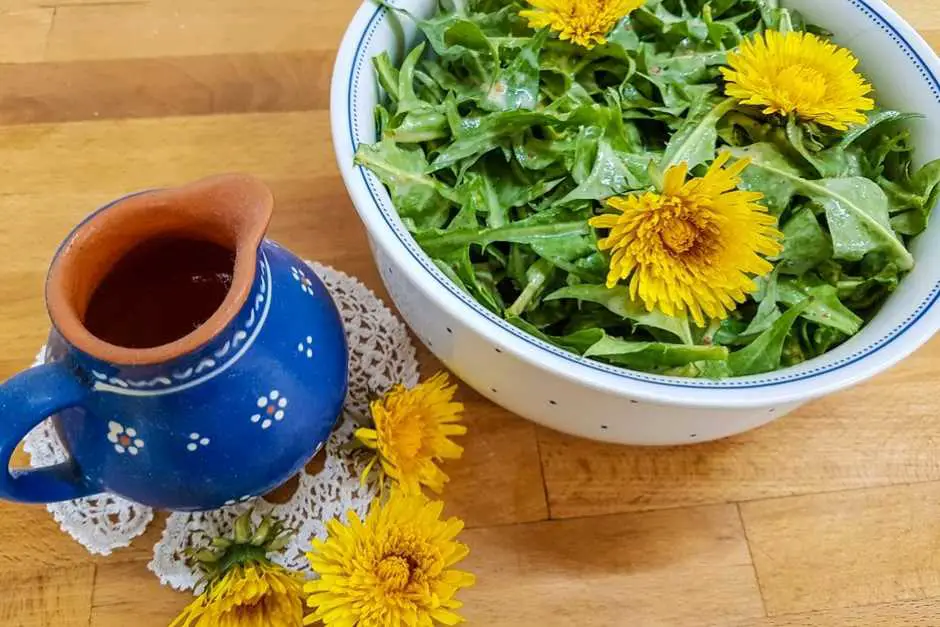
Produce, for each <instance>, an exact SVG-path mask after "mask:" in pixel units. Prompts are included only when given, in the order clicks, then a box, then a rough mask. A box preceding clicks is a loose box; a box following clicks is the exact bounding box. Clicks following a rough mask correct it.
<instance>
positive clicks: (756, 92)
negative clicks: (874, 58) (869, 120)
mask: <svg viewBox="0 0 940 627" xmlns="http://www.w3.org/2000/svg"><path fill="white" fill-rule="evenodd" d="M728 65H729V66H731V67H730V68H721V73H722V74H723V75H724V77H725V80H726V81H727V83H728V84H727V87H726V88H725V91H726V92H727V93H728V95H729V96H732V97H734V98H737V99H738V100H740V101H741V102H742V103H743V104H748V105H756V106H759V107H763V111H764V114H765V115H772V114H775V113H777V114H782V115H791V114H793V115H796V116H797V117H799V118H800V119H802V120H807V121H814V122H817V123H818V124H822V125H824V126H828V127H831V128H834V129H836V130H840V131H844V130H846V129H847V128H848V125H849V124H862V123H864V122H865V119H866V118H865V115H864V114H863V113H862V111H870V110H872V109H873V108H874V107H875V101H874V100H872V99H871V98H868V97H867V96H868V94H870V93H871V91H872V87H871V85H870V84H869V83H868V82H867V81H866V80H865V79H864V78H862V76H861V75H859V74H858V73H857V72H856V71H855V67H856V66H857V65H858V59H856V58H855V56H854V55H853V54H852V53H851V52H849V51H848V50H846V49H845V48H840V47H838V46H836V45H835V44H832V43H829V42H828V41H825V40H823V39H820V38H819V37H817V36H816V35H813V34H812V33H786V34H783V33H780V32H777V31H767V32H766V33H764V34H763V35H757V36H755V37H754V38H753V39H750V40H747V41H745V42H744V43H742V44H741V47H740V49H739V50H737V51H734V52H731V53H729V54H728Z"/></svg>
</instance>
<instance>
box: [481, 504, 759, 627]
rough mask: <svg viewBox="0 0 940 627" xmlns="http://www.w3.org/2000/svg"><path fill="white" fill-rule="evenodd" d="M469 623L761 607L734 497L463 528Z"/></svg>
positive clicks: (671, 620) (754, 612)
mask: <svg viewBox="0 0 940 627" xmlns="http://www.w3.org/2000/svg"><path fill="white" fill-rule="evenodd" d="M465 540H466V541H467V542H468V543H469V545H470V546H471V547H472V553H471V555H470V557H469V559H468V562H467V567H468V568H470V569H471V570H473V571H475V572H476V573H477V574H478V581H477V585H476V587H475V588H472V589H470V590H469V591H467V592H466V593H464V594H463V598H464V599H465V600H466V603H467V617H468V620H469V621H470V623H471V624H474V625H488V626H492V627H496V626H500V625H507V626H508V625H545V626H556V625H557V626H558V627H562V626H565V627H567V626H568V625H585V626H588V625H596V626H601V625H604V626H607V625H644V626H650V627H653V626H660V625H662V626H667V625H679V624H688V625H693V624H694V625H703V626H704V625H726V624H728V623H729V622H731V621H733V620H737V619H742V618H746V617H758V616H762V615H763V609H762V607H761V599H760V595H759V593H758V591H757V587H756V585H755V583H754V573H753V569H752V566H751V561H750V557H749V555H748V550H747V544H746V543H745V541H744V534H743V533H742V529H741V524H740V520H739V518H738V513H737V511H736V509H735V508H734V507H733V506H716V507H706V508H697V509H687V510H683V511H673V512H653V513H647V514H632V515H622V516H605V517H602V518H597V519H582V520H571V521H561V522H559V521H552V522H544V523H534V524H528V525H513V526H511V527H497V528H491V529H478V530H473V531H470V532H468V533H466V538H465Z"/></svg>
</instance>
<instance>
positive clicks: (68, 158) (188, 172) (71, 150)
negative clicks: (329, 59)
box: [0, 111, 336, 200]
mask: <svg viewBox="0 0 940 627" xmlns="http://www.w3.org/2000/svg"><path fill="white" fill-rule="evenodd" d="M25 155H42V158H41V159H39V158H26V157H25ZM0 160H2V162H3V163H4V168H3V170H2V171H0V189H2V190H3V194H5V195H11V194H27V195H28V194H37V193H39V192H41V193H43V194H50V193H65V192H72V193H78V192H81V193H92V192H99V191H100V192H107V194H109V195H110V196H111V197H112V198H113V197H115V196H117V195H119V194H121V193H126V192H130V191H136V190H140V189H147V188H150V187H154V186H163V185H169V184H178V183H182V182H185V181H189V180H192V179H195V178H198V177H201V176H206V175H209V174H212V173H218V172H224V171H231V170H238V171H247V172H252V173H254V174H256V175H257V176H260V177H262V178H266V179H277V178H288V177H292V178H303V177H305V176H308V177H309V176H312V175H315V174H319V173H321V172H323V171H324V170H326V171H328V172H330V173H333V172H335V171H336V170H335V168H336V165H335V159H334V157H333V151H332V148H331V142H330V123H329V114H328V112H326V111H313V112H295V113H251V114H242V115H219V116H197V117H179V118H168V119H152V118H147V119H133V120H108V121H100V122H75V123H68V124H34V125H27V126H8V127H0ZM52 164H54V167H52ZM0 200H2V199H0Z"/></svg>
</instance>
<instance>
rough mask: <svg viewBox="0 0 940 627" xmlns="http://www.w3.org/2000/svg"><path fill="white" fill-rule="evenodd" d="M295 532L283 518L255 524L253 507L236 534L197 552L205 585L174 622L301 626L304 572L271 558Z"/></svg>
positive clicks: (175, 626)
mask: <svg viewBox="0 0 940 627" xmlns="http://www.w3.org/2000/svg"><path fill="white" fill-rule="evenodd" d="M291 535H292V534H291V532H289V531H286V530H285V529H284V525H283V523H281V522H280V521H277V520H273V519H271V518H269V517H265V518H264V519H262V521H261V523H260V524H259V525H258V526H257V528H253V527H252V524H251V512H250V511H249V512H246V513H244V514H242V515H241V516H239V517H238V520H236V521H235V533H234V537H233V538H216V539H215V540H213V541H212V545H211V547H207V548H204V549H202V550H200V551H198V552H196V553H195V555H194V558H195V560H196V564H197V565H198V566H199V567H200V568H201V569H202V570H203V571H204V573H205V577H206V581H207V584H206V590H205V592H203V593H202V594H200V595H199V596H198V597H196V599H195V600H194V601H193V602H192V603H190V604H189V605H188V606H187V607H186V609H184V610H183V612H182V613H181V614H180V615H179V616H178V617H177V618H176V620H174V621H173V622H172V623H170V627H259V626H261V625H264V626H265V627H301V625H303V616H304V603H303V593H304V589H303V585H304V577H303V576H302V575H301V574H299V573H294V572H291V571H288V570H286V569H284V568H283V567H281V566H278V565H277V564H272V563H271V561H270V560H269V559H268V558H267V554H268V553H269V552H272V551H279V550H281V549H283V548H284V546H285V545H286V544H287V541H288V539H289V538H290V536H291Z"/></svg>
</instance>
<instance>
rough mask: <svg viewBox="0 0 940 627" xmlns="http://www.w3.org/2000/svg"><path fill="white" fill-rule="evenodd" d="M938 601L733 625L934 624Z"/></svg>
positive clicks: (871, 626)
mask: <svg viewBox="0 0 940 627" xmlns="http://www.w3.org/2000/svg"><path fill="white" fill-rule="evenodd" d="M937 616H940V600H938V599H925V600H918V601H899V602H897V603H878V604H876V605H865V606H863V607H849V608H843V609H838V610H828V611H823V612H806V613H804V614H786V615H783V616H773V617H769V618H764V619H761V620H757V621H754V620H748V621H744V622H741V623H739V624H738V625H735V626H734V627H856V626H858V627H861V626H863V625H864V627H896V626H897V625H904V627H936V624H937Z"/></svg>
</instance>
